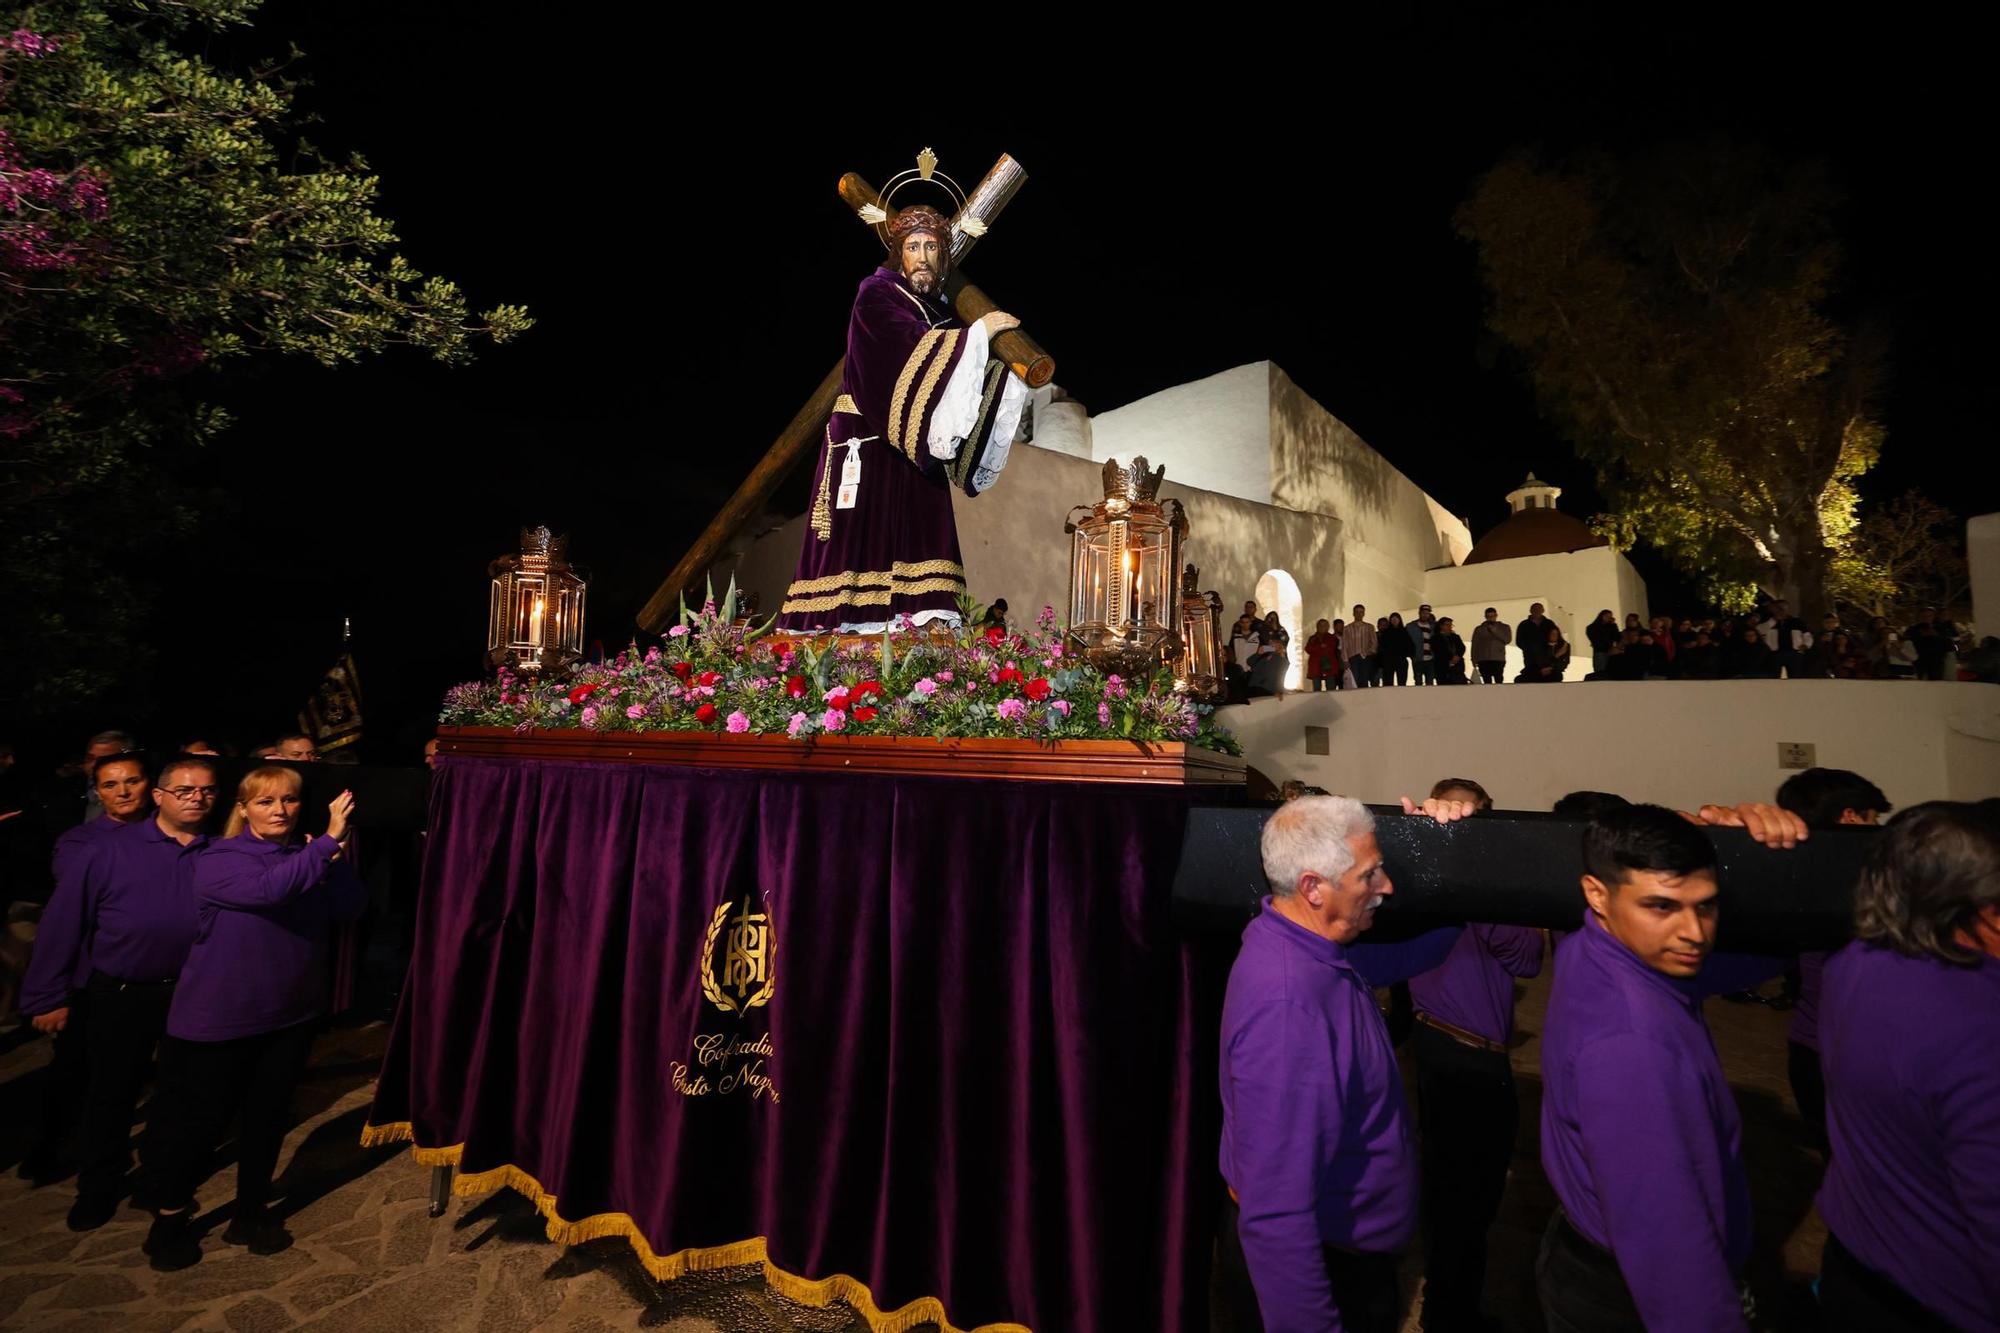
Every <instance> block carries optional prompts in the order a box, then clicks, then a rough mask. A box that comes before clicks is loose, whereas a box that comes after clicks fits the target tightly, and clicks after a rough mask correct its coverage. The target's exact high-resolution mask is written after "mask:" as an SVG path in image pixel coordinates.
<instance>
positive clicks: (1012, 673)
mask: <svg viewBox="0 0 2000 1333" xmlns="http://www.w3.org/2000/svg"><path fill="white" fill-rule="evenodd" d="M1020 679H1021V673H1020V671H1018V670H1017V669H1016V668H1015V666H1014V664H1013V663H1012V662H1009V663H1008V664H1007V665H1006V666H1003V667H1001V668H1000V680H999V683H1000V684H1002V685H1008V684H1012V683H1013V682H1015V681H1018V680H1020Z"/></svg>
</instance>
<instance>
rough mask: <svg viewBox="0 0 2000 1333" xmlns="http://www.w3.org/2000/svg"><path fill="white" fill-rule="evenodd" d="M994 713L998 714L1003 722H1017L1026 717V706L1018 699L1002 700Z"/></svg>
mask: <svg viewBox="0 0 2000 1333" xmlns="http://www.w3.org/2000/svg"><path fill="white" fill-rule="evenodd" d="M994 711H995V712H997V713H999V714H1000V716H1001V718H1002V720H1004V721H1007V722H1019V721H1020V720H1021V719H1022V718H1023V717H1025V716H1026V715H1027V712H1028V705H1027V704H1026V703H1024V702H1023V701H1021V700H1019V699H1002V700H1001V701H1000V706H999V707H998V708H996V709H995V710H994Z"/></svg>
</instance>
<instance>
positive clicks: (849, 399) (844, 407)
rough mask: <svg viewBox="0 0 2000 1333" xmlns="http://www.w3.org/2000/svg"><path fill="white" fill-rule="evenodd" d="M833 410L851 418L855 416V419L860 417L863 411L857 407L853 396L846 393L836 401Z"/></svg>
mask: <svg viewBox="0 0 2000 1333" xmlns="http://www.w3.org/2000/svg"><path fill="white" fill-rule="evenodd" d="M833 410H834V411H836V412H845V413H847V414H848V415H849V416H854V417H858V416H860V415H861V409H860V408H859V407H857V406H855V403H854V395H853V394H847V393H844V394H842V395H840V397H838V398H836V399H834V400H833Z"/></svg>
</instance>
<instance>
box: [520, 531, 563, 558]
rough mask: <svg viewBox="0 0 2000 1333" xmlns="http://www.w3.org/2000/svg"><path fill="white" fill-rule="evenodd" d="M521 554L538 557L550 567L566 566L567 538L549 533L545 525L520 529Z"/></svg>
mask: <svg viewBox="0 0 2000 1333" xmlns="http://www.w3.org/2000/svg"><path fill="white" fill-rule="evenodd" d="M521 554H522V555H525V556H540V557H541V558H542V559H544V560H546V561H548V562H549V563H550V564H552V565H561V564H567V563H568V561H569V538H568V537H558V536H557V535H556V534H554V533H553V532H550V531H549V529H548V525H547V524H546V523H544V524H541V525H539V526H537V527H532V528H522V529H521Z"/></svg>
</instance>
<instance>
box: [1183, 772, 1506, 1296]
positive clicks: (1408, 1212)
mask: <svg viewBox="0 0 2000 1333" xmlns="http://www.w3.org/2000/svg"><path fill="white" fill-rule="evenodd" d="M1473 809H1474V807H1473V806H1472V805H1471V803H1469V802H1465V801H1446V800H1435V799H1433V800H1429V801H1425V802H1424V803H1423V805H1422V806H1421V807H1418V806H1417V805H1416V804H1415V803H1414V802H1412V801H1411V800H1410V799H1409V798H1408V797H1407V796H1406V797H1404V798H1403V811H1404V813H1405V814H1411V815H1414V814H1417V813H1419V812H1420V811H1421V813H1422V814H1424V815H1428V816H1430V817H1431V818H1433V819H1438V820H1444V821H1450V820H1456V819H1463V818H1464V817H1465V816H1467V815H1469V814H1471V813H1472V812H1473ZM1262 850H1263V860H1264V874H1265V876H1266V878H1268V879H1269V880H1270V882H1271V896H1270V897H1268V898H1266V899H1265V900H1264V905H1263V910H1262V911H1261V912H1259V913H1258V915H1257V917H1256V919H1255V920H1253V921H1252V922H1251V923H1250V924H1249V926H1248V927H1246V928H1245V929H1244V932H1243V948H1242V951H1241V952H1240V953H1239V954H1238V955H1237V958H1236V963H1235V966H1234V967H1232V968H1231V969H1230V973H1229V990H1228V994H1227V995H1226V997H1225V998H1224V1000H1223V1006H1222V1052H1221V1091H1222V1152H1221V1165H1222V1175H1223V1178H1224V1180H1226V1181H1227V1182H1228V1185H1229V1197H1230V1202H1229V1206H1228V1208H1227V1211H1226V1216H1225V1220H1224V1226H1223V1234H1222V1244H1223V1256H1222V1258H1223V1265H1224V1269H1225V1272H1226V1273H1227V1274H1228V1275H1229V1281H1230V1286H1231V1288H1232V1290H1231V1302H1232V1304H1233V1305H1234V1306H1235V1307H1236V1324H1237V1326H1238V1327H1243V1328H1257V1327H1259V1326H1260V1323H1261V1327H1262V1328H1263V1329H1265V1330H1267V1333H1325V1331H1326V1330H1329V1329H1356V1330H1366V1331H1367V1333H1374V1331H1375V1330H1383V1331H1384V1333H1394V1330H1395V1329H1396V1328H1397V1327H1398V1325H1399V1324H1400V1322H1401V1315H1402V1298H1401V1292H1400V1290H1399V1288H1398V1286H1397V1282H1396V1254H1397V1252H1398V1251H1399V1250H1401V1249H1402V1248H1403V1247H1404V1246H1406V1245H1407V1244H1408V1243H1409V1241H1410V1237H1411V1236H1412V1234H1414V1232H1415V1230H1416V1221H1417V1159H1416V1150H1415V1145H1414V1143H1413V1141H1412V1136H1411V1133H1410V1116H1409V1111H1408V1109H1407V1108H1406V1107H1405V1105H1404V1102H1403V1081H1402V1075H1401V1072H1400V1071H1399V1070H1398V1068H1397V1065H1396V1052H1395V1048H1394V1047H1393V1045H1392V1044H1391V1043H1390V1040H1389V1031H1388V1027H1387V1026H1386V1025H1385V1024H1384V1023H1383V1021H1382V1015H1381V1011H1380V1010H1378V1009H1377V1008H1376V1006H1375V998H1374V995H1373V990H1374V988H1375V987H1376V986H1381V985H1386V984H1388V983H1390V982H1394V981H1400V980H1403V979H1405V978H1408V977H1412V976H1415V975H1417V974H1418V973H1420V972H1427V971H1429V970H1430V969H1431V968H1433V967H1436V966H1437V965H1438V964H1439V963H1441V962H1443V961H1444V958H1445V955H1446V954H1447V953H1449V952H1450V951H1451V947H1452V945H1453V944H1455V943H1456V942H1457V940H1458V936H1459V931H1458V929H1456V928H1452V929H1446V930H1437V931H1432V932H1430V933H1429V934H1427V935H1422V936H1419V937H1418V938H1417V939H1414V940H1411V941H1409V942H1408V943H1404V944H1380V943H1377V944H1357V943H1356V940H1357V939H1358V937H1359V936H1360V935H1361V933H1362V932H1363V931H1365V930H1367V929H1368V927H1369V926H1370V925H1371V924H1373V922H1374V919H1375V909H1376V908H1378V907H1380V906H1381V904H1382V901H1383V900H1384V899H1385V898H1387V897H1388V896H1389V895H1390V894H1392V893H1394V892H1395V886H1394V885H1393V884H1391V883H1390V881H1389V876H1388V873H1387V871H1386V870H1384V868H1383V864H1382V851H1381V848H1380V847H1379V846H1377V844H1376V841H1375V818H1374V816H1373V815H1372V814H1370V813H1369V810H1368V808H1367V807H1366V806H1364V805H1362V804H1361V803H1360V802H1359V801H1355V800H1350V799H1348V798H1347V797H1344V796H1308V797H1302V798H1300V799H1298V800H1295V801H1291V802H1288V803H1287V804H1285V805H1283V806H1281V807H1279V809H1278V810H1277V811H1276V812H1275V813H1274V814H1273V815H1272V816H1271V818H1270V820H1269V821H1267V822H1266V823H1265V825H1264V835H1263V848H1262ZM1246 1288H1247V1289H1253V1290H1254V1299H1253V1298H1252V1296H1251V1295H1250V1293H1249V1291H1248V1290H1246ZM1260 1311H1261V1315H1262V1318H1261V1321H1260V1320H1259V1319H1258V1317H1257V1316H1258V1314H1259V1312H1260Z"/></svg>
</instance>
